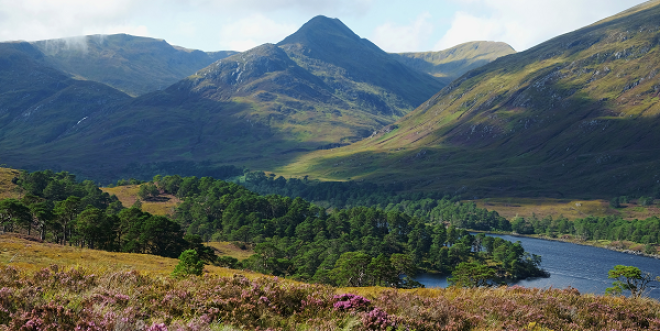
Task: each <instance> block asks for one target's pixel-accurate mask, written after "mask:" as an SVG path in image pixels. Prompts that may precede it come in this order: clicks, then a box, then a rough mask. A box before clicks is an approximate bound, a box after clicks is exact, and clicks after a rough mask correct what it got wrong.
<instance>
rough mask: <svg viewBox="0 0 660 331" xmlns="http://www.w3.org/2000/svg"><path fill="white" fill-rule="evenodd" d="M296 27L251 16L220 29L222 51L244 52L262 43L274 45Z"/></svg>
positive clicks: (254, 15) (260, 16) (262, 16)
mask: <svg viewBox="0 0 660 331" xmlns="http://www.w3.org/2000/svg"><path fill="white" fill-rule="evenodd" d="M297 29H298V26H296V25H294V24H287V23H284V24H282V23H278V22H275V21H273V20H271V19H269V18H268V17H266V16H264V15H263V14H253V15H251V16H249V17H246V18H243V19H240V20H238V21H236V22H233V23H229V24H225V25H223V26H222V28H221V29H220V45H221V47H222V49H231V50H236V51H245V50H248V49H250V48H253V47H255V46H259V45H261V44H264V43H276V42H278V41H280V40H282V39H284V38H285V37H286V36H288V35H290V34H292V33H294V32H295V31H296V30H297Z"/></svg>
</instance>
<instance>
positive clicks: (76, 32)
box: [0, 0, 645, 52]
mask: <svg viewBox="0 0 660 331" xmlns="http://www.w3.org/2000/svg"><path fill="white" fill-rule="evenodd" d="M643 2H645V1H644V0H92V1H90V0H20V1H18V0H0V41H14V40H26V41H35V40H45V39H56V38H65V37H66V38H72V39H75V38H73V37H76V36H83V35H90V34H114V33H127V34H132V35H138V36H146V37H153V38H159V39H165V40H166V41H167V42H168V43H170V44H172V45H178V46H183V47H186V48H192V49H200V50H204V51H219V50H235V51H245V50H248V49H250V48H252V47H255V46H258V45H261V44H264V43H277V42H279V41H280V40H282V39H284V37H286V36H288V35H290V34H292V33H294V32H295V31H296V30H297V29H298V28H299V27H300V26H302V25H303V24H304V23H305V22H307V21H309V20H310V19H311V18H312V17H314V16H316V15H325V16H328V17H332V18H338V19H340V20H341V21H342V22H344V24H346V25H347V26H348V27H349V28H351V29H352V30H353V31H354V32H355V33H356V34H358V35H359V36H361V37H363V38H367V39H369V40H371V41H372V42H374V43H375V44H376V45H378V46H379V47H380V48H382V49H384V50H385V51H387V52H419V51H438V50H443V49H447V48H450V47H452V46H455V45H458V44H461V43H464V42H469V41H477V40H487V41H501V42H505V43H508V44H509V45H511V46H512V47H513V48H514V49H516V50H517V51H523V50H525V49H528V48H530V47H532V46H535V45H537V44H539V43H541V42H543V41H546V40H548V39H551V38H552V37H555V36H557V35H560V34H563V33H566V32H570V31H573V30H576V29H579V28H581V27H583V26H586V25H589V24H591V23H594V22H597V21H599V20H601V19H603V18H606V17H608V16H611V15H614V14H616V13H619V12H621V11H623V10H626V9H628V8H630V7H633V6H635V5H638V4H640V3H643Z"/></svg>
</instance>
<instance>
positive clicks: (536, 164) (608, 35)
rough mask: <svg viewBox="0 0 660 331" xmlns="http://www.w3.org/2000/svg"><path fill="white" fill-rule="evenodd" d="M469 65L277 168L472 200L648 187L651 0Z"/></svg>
mask: <svg viewBox="0 0 660 331" xmlns="http://www.w3.org/2000/svg"><path fill="white" fill-rule="evenodd" d="M658 4H659V2H658V1H651V2H648V3H645V4H643V5H640V6H638V7H635V8H632V9H630V10H628V11H626V12H623V13H621V14H619V15H616V16H614V17H611V18H608V19H606V20H603V21H601V22H598V23H595V24H593V25H591V26H588V27H585V28H583V29H580V30H577V31H575V32H572V33H568V34H565V35H562V36H559V37H556V38H554V39H552V40H550V41H547V42H545V43H543V44H540V45H538V46H536V47H534V48H532V49H530V50H527V51H525V52H522V53H518V54H514V55H510V56H506V57H503V58H500V59H498V60H496V61H494V62H492V63H491V64H488V65H486V66H483V67H481V68H479V69H475V70H473V71H471V72H469V73H467V74H465V75H464V76H462V77H461V78H459V79H457V80H456V81H454V82H453V83H452V84H450V85H449V86H447V87H446V88H444V89H443V90H442V91H440V93H438V94H436V95H435V96H434V97H432V98H431V99H429V100H428V101H427V102H425V103H424V104H423V105H422V106H420V107H419V108H418V109H416V110H415V111H414V112H412V113H411V114H409V115H408V116H406V117H405V118H403V119H402V120H400V121H399V122H398V123H396V124H395V125H393V126H390V127H387V128H385V129H384V130H381V132H380V133H379V134H377V135H375V136H372V137H370V138H367V139H364V140H363V141H361V142H360V143H357V144H355V145H353V146H349V147H345V148H340V149H336V150H332V151H320V152H317V153H313V154H310V155H307V156H304V157H302V158H300V159H298V160H297V162H296V163H293V164H291V165H289V166H288V167H286V168H282V169H278V170H279V172H286V173H289V174H310V175H316V176H319V177H324V178H332V179H347V178H353V179H356V178H364V177H368V178H371V179H373V180H377V181H381V182H391V181H408V182H410V183H413V184H415V185H416V187H419V188H425V189H436V190H444V191H448V192H459V193H461V192H462V193H466V194H468V195H473V196H483V195H501V196H511V195H519V196H548V197H561V196H566V195H573V196H583V197H586V198H588V197H592V196H593V197H597V196H605V197H607V196H611V195H617V194H628V193H631V194H632V193H637V194H650V193H652V192H653V191H654V190H655V189H656V187H657V185H658V180H660V173H659V172H658V171H657V169H658V165H660V145H659V144H658V141H660V140H659V139H660V131H659V130H657V127H658V124H660V123H658V112H659V111H660V104H659V103H658V100H659V99H658V97H659V93H660V76H658V73H659V72H660V54H659V43H660V27H658V25H657V22H658V20H660V6H658Z"/></svg>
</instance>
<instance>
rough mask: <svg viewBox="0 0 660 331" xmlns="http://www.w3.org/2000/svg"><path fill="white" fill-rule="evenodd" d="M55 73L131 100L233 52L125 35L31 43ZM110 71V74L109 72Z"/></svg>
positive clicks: (90, 36) (92, 36)
mask: <svg viewBox="0 0 660 331" xmlns="http://www.w3.org/2000/svg"><path fill="white" fill-rule="evenodd" d="M31 44H32V45H34V46H35V47H36V48H37V49H39V50H40V51H41V52H42V53H43V54H44V61H45V62H46V63H47V64H48V65H50V66H52V67H53V68H55V69H58V70H61V71H62V72H64V73H67V74H70V75H72V76H73V77H76V78H78V79H84V80H93V81H97V82H100V83H103V84H106V85H108V86H111V87H114V88H116V89H118V90H121V91H124V92H125V93H127V94H129V95H131V96H133V97H135V96H139V95H142V94H145V93H148V92H152V91H155V90H159V89H163V88H166V87H167V86H169V85H172V84H174V83H176V82H177V81H179V80H181V79H184V78H185V77H187V76H189V75H191V74H193V73H194V72H195V71H196V70H198V69H201V68H204V67H206V66H208V65H209V64H211V63H213V62H214V61H216V60H218V59H221V58H224V57H227V56H229V55H233V54H235V53H236V52H232V51H220V52H202V51H199V50H193V49H187V48H184V47H180V46H174V45H170V44H168V43H167V42H166V41H165V40H163V39H156V38H148V37H138V36H132V35H128V34H113V35H88V36H80V37H73V38H63V39H50V40H41V41H35V42H31ZM109 68H111V70H108V69H109Z"/></svg>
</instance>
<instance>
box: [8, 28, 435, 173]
mask: <svg viewBox="0 0 660 331" xmlns="http://www.w3.org/2000/svg"><path fill="white" fill-rule="evenodd" d="M138 41H139V40H138ZM147 44H151V42H148V43H147ZM50 60H52V59H51V58H49V57H48V56H43V60H42V62H44V63H48V61H50ZM128 63H129V64H130V63H131V62H128ZM443 86H444V85H443V84H442V83H440V82H439V81H438V80H437V79H436V78H434V77H432V76H430V75H427V74H424V73H421V72H418V71H416V70H414V69H412V68H409V67H407V66H405V65H403V64H401V63H399V62H398V61H396V60H394V59H393V58H392V56H391V55H389V54H387V53H385V52H384V51H382V50H380V49H379V48H378V47H376V46H375V45H373V44H372V43H370V42H369V41H366V40H364V39H360V38H359V37H358V36H357V35H355V34H354V33H353V32H351V31H350V29H348V28H347V27H346V26H345V25H343V24H342V23H341V22H340V21H339V20H333V19H329V18H326V17H316V18H314V19H312V20H311V21H310V22H309V23H307V24H306V25H305V26H303V27H302V28H301V29H300V30H299V31H298V32H296V33H294V34H293V35H291V36H290V37H288V38H286V39H285V40H284V41H282V42H281V43H279V44H278V45H273V44H265V45H262V46H259V47H256V48H254V49H252V50H249V51H246V52H243V53H240V54H235V55H233V56H230V57H228V58H225V59H222V60H219V61H216V62H215V63H213V64H211V65H209V66H208V67H206V68H203V69H200V70H197V71H196V72H195V73H194V74H193V75H192V76H190V77H187V78H185V79H183V80H181V81H179V82H177V83H175V84H173V85H171V86H170V87H168V88H166V89H163V90H159V91H155V92H151V93H147V94H145V95H142V96H139V97H137V98H135V99H129V100H126V101H124V102H118V103H115V104H114V105H115V106H114V107H115V108H114V109H113V111H108V112H96V113H94V114H89V115H85V116H81V117H80V118H78V119H77V120H81V119H82V118H83V117H84V118H85V120H84V121H81V122H80V123H78V124H77V125H76V127H75V132H74V131H67V132H71V134H66V135H58V136H56V137H55V138H56V139H55V140H48V142H47V143H45V142H44V143H41V144H40V143H36V142H35V143H34V144H33V145H32V147H31V148H27V147H26V148H23V149H21V150H20V151H14V152H17V153H19V154H16V155H13V154H11V153H10V151H11V150H10V149H7V150H5V151H4V154H5V159H7V160H10V161H13V162H12V165H16V166H21V165H24V164H29V165H32V164H42V163H40V162H48V163H51V164H56V165H58V166H61V167H65V168H67V169H71V170H74V171H78V172H81V173H82V172H85V173H88V174H92V173H99V172H104V171H106V172H111V171H112V170H113V169H115V168H117V167H124V166H126V165H127V164H128V163H131V162H138V163H143V162H155V161H173V160H182V159H186V160H195V161H200V160H210V161H211V162H217V163H229V164H235V165H243V164H246V165H250V166H252V165H258V166H273V164H283V163H285V162H288V161H290V160H291V159H292V158H295V157H296V155H297V154H299V153H301V152H308V151H310V150H316V149H323V148H331V147H336V146H339V145H341V144H347V143H349V142H352V141H356V140H359V139H362V138H363V137H366V136H369V135H371V134H372V133H373V132H374V131H377V130H378V129H380V128H381V127H383V126H385V125H387V124H389V123H392V122H393V121H395V120H396V119H398V118H400V117H401V116H403V115H405V114H406V113H408V112H409V111H411V110H412V109H414V108H415V107H416V106H417V105H418V104H419V103H421V102H422V101H424V100H426V99H428V98H429V97H430V96H432V95H433V94H434V93H436V92H437V91H439V90H440V89H441V88H442V87H443ZM67 130H70V129H67ZM6 140H7V141H11V142H14V141H16V138H9V137H8V138H7V139H6ZM2 156H3V155H2V154H0V157H2ZM16 162H21V163H22V164H16Z"/></svg>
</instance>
